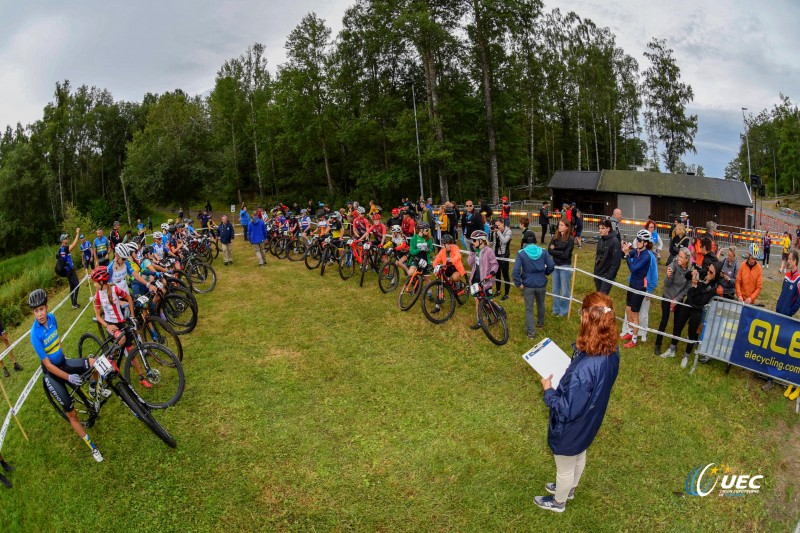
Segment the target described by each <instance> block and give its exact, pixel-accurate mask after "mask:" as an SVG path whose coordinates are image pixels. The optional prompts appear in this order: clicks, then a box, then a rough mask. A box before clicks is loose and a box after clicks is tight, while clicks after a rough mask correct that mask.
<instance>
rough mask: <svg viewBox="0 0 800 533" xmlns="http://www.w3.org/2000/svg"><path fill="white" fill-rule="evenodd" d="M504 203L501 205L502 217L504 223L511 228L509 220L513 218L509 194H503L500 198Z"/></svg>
mask: <svg viewBox="0 0 800 533" xmlns="http://www.w3.org/2000/svg"><path fill="white" fill-rule="evenodd" d="M500 201H501V202H502V204H501V205H500V219H501V220H502V221H503V225H504V226H505V227H507V228H510V227H511V226H510V225H509V223H508V222H509V220H511V203H510V202H509V201H508V197H507V196H503V197H502V198H500Z"/></svg>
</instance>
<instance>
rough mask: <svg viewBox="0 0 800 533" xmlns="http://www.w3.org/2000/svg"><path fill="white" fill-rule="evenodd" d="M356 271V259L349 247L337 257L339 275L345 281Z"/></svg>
mask: <svg viewBox="0 0 800 533" xmlns="http://www.w3.org/2000/svg"><path fill="white" fill-rule="evenodd" d="M355 272H356V261H355V258H353V251H352V250H351V249H350V247H348V248H347V250H346V251H345V252H344V253H343V254H342V255H341V257H339V277H341V278H342V279H343V280H345V281H347V280H348V279H350V278H351V277H353V274H355Z"/></svg>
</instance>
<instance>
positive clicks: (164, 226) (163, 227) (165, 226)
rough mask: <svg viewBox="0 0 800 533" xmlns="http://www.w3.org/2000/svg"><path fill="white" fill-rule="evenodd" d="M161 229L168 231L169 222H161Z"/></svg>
mask: <svg viewBox="0 0 800 533" xmlns="http://www.w3.org/2000/svg"><path fill="white" fill-rule="evenodd" d="M161 231H164V232H168V231H169V224H167V223H166V222H164V223H163V224H161Z"/></svg>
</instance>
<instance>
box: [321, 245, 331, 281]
mask: <svg viewBox="0 0 800 533" xmlns="http://www.w3.org/2000/svg"><path fill="white" fill-rule="evenodd" d="M329 255H330V251H329V250H328V247H327V246H326V247H325V248H323V249H322V257H321V258H320V262H319V275H320V276H324V275H325V267H326V266H328V256H329Z"/></svg>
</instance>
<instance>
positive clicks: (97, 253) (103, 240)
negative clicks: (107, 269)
mask: <svg viewBox="0 0 800 533" xmlns="http://www.w3.org/2000/svg"><path fill="white" fill-rule="evenodd" d="M108 252H109V241H108V238H107V237H105V236H104V235H103V228H97V238H95V240H94V260H95V266H99V265H103V266H105V265H108Z"/></svg>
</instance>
